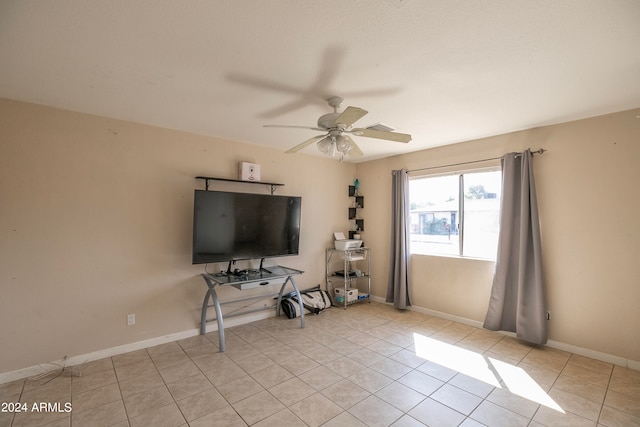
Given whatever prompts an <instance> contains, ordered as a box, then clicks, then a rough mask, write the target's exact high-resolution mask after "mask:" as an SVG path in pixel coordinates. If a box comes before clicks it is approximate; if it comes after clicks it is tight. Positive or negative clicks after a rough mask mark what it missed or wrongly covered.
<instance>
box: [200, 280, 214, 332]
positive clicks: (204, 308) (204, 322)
mask: <svg viewBox="0 0 640 427" xmlns="http://www.w3.org/2000/svg"><path fill="white" fill-rule="evenodd" d="M210 296H211V291H209V290H208V289H207V293H206V294H205V295H204V301H203V302H202V313H200V335H204V334H206V333H207V308H208V307H209V297H210Z"/></svg>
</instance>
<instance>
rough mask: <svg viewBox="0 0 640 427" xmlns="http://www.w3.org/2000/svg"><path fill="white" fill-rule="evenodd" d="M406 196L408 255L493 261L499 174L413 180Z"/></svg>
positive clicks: (497, 216) (472, 174)
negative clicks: (407, 205)
mask: <svg viewBox="0 0 640 427" xmlns="http://www.w3.org/2000/svg"><path fill="white" fill-rule="evenodd" d="M409 191H410V194H409V198H410V201H411V252H412V253H418V254H430V255H457V256H466V257H474V258H484V259H494V260H495V258H496V252H497V248H498V231H499V224H500V198H501V195H502V173H501V171H500V170H490V171H486V170H485V171H478V172H465V173H458V174H452V175H441V176H436V177H420V178H413V179H411V181H410V182H409Z"/></svg>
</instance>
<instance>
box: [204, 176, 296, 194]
mask: <svg viewBox="0 0 640 427" xmlns="http://www.w3.org/2000/svg"><path fill="white" fill-rule="evenodd" d="M196 179H204V188H205V190H207V191H209V181H225V182H240V183H244V184H262V185H268V186H269V187H270V188H271V195H273V193H274V192H275V191H276V188H278V187H282V186H283V185H284V184H276V183H273V182H264V181H243V180H241V179H229V178H215V177H210V176H196Z"/></svg>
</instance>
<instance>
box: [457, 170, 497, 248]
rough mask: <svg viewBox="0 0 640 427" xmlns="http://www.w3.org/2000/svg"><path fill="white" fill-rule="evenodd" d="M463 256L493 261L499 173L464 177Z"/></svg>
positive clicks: (481, 173)
mask: <svg viewBox="0 0 640 427" xmlns="http://www.w3.org/2000/svg"><path fill="white" fill-rule="evenodd" d="M463 180H464V222H463V224H464V236H463V250H462V254H463V255H464V256H470V257H476V258H488V259H495V258H496V253H497V250H498V232H499V230H500V196H501V194H502V182H501V173H500V171H491V172H475V173H466V174H464V175H463Z"/></svg>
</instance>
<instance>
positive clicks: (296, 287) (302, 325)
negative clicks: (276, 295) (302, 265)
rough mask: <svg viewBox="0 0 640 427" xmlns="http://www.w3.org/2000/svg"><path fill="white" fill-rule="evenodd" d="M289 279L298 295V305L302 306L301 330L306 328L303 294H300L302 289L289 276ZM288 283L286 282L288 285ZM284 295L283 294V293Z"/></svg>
mask: <svg viewBox="0 0 640 427" xmlns="http://www.w3.org/2000/svg"><path fill="white" fill-rule="evenodd" d="M288 279H289V280H290V281H291V284H292V285H293V289H295V291H296V294H297V295H298V304H299V305H300V328H301V329H303V328H304V305H303V304H302V294H301V293H300V289H298V285H296V281H295V280H293V277H292V276H289V277H288ZM286 283H287V282H285V284H286ZM281 293H282V292H281Z"/></svg>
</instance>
